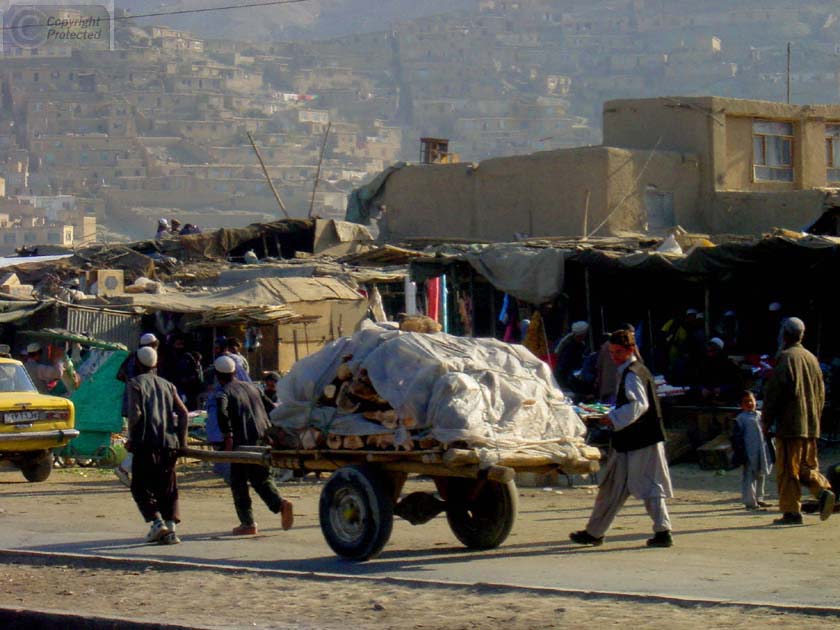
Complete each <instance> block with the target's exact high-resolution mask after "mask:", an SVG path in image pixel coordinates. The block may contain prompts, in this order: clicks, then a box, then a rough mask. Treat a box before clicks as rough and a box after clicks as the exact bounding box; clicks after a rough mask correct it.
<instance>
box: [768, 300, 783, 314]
mask: <svg viewBox="0 0 840 630" xmlns="http://www.w3.org/2000/svg"><path fill="white" fill-rule="evenodd" d="M767 310H768V311H770V312H771V313H778V312H779V311H781V310H782V305H781V303H779V302H770V305H769V306H768V307H767Z"/></svg>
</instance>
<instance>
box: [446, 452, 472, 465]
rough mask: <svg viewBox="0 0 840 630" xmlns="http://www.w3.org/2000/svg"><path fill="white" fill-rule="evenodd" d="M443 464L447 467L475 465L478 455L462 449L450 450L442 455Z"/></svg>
mask: <svg viewBox="0 0 840 630" xmlns="http://www.w3.org/2000/svg"><path fill="white" fill-rule="evenodd" d="M443 463H444V464H446V465H447V466H462V465H464V464H477V463H478V453H476V452H475V451H469V450H467V449H463V448H450V449H449V450H448V451H446V452H445V453H444V454H443Z"/></svg>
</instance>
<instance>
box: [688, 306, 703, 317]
mask: <svg viewBox="0 0 840 630" xmlns="http://www.w3.org/2000/svg"><path fill="white" fill-rule="evenodd" d="M699 312H700V311H698V310H697V309H696V308H687V309H686V310H685V314H686V315H687V316H688V317H691V316H692V315H694V316H695V317H696V316H697V315H698V313H699Z"/></svg>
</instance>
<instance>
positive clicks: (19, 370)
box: [0, 363, 38, 393]
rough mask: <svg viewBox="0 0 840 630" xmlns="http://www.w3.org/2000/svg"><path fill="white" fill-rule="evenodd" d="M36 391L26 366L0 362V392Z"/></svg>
mask: <svg viewBox="0 0 840 630" xmlns="http://www.w3.org/2000/svg"><path fill="white" fill-rule="evenodd" d="M37 391H38V390H37V389H35V385H33V384H32V379H31V378H29V373H28V372H27V371H26V368H24V367H23V366H22V365H18V364H17V363H0V393H2V392H37Z"/></svg>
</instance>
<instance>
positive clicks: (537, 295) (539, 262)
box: [411, 243, 566, 304]
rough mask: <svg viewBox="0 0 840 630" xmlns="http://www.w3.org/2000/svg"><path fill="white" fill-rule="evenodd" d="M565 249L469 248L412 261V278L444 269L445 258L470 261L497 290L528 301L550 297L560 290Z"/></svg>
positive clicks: (539, 301) (502, 245) (504, 245)
mask: <svg viewBox="0 0 840 630" xmlns="http://www.w3.org/2000/svg"><path fill="white" fill-rule="evenodd" d="M565 255H566V251H565V250H562V249H555V248H551V247H528V246H525V245H517V244H514V243H500V244H497V245H486V246H479V247H474V248H471V249H470V251H465V252H463V253H460V254H457V255H455V256H448V257H445V258H443V259H442V260H441V259H417V260H414V261H412V262H411V275H412V278H413V279H414V280H415V281H418V282H419V281H422V280H426V279H428V278H429V277H433V276H436V275H440V274H441V273H443V271H444V269H445V266H444V265H446V264H447V262H450V263H451V261H453V260H460V261H464V262H467V263H469V264H470V265H471V266H472V267H473V269H475V271H476V272H477V273H478V274H480V275H481V276H483V277H484V278H486V279H487V281H488V282H490V284H492V285H493V286H494V287H495V288H496V289H497V290H499V291H503V292H505V293H508V294H510V295H512V296H513V297H515V298H517V299H519V300H522V301H523V302H528V303H529V304H545V303H546V302H551V301H553V300H554V299H555V298H556V297H557V296H558V295H560V293H561V292H562V290H563V281H564V275H565V274H564V272H565V264H564V257H565Z"/></svg>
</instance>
